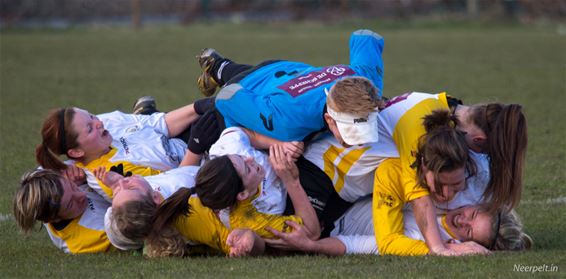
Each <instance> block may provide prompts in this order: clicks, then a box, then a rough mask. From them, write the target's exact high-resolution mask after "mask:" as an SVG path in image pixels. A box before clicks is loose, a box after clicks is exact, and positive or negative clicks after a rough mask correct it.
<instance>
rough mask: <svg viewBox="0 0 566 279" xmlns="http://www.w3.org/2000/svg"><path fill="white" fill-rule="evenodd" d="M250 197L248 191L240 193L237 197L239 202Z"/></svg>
mask: <svg viewBox="0 0 566 279" xmlns="http://www.w3.org/2000/svg"><path fill="white" fill-rule="evenodd" d="M249 197H250V194H249V193H248V191H242V192H240V193H238V195H236V199H237V200H238V201H245V200H247V199H248V198H249Z"/></svg>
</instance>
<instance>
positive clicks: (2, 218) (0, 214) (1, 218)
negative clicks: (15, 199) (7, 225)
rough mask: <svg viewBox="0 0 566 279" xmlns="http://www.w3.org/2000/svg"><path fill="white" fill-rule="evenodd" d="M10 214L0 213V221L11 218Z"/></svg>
mask: <svg viewBox="0 0 566 279" xmlns="http://www.w3.org/2000/svg"><path fill="white" fill-rule="evenodd" d="M12 219H13V218H12V214H2V213H0V222H4V221H9V220H12Z"/></svg>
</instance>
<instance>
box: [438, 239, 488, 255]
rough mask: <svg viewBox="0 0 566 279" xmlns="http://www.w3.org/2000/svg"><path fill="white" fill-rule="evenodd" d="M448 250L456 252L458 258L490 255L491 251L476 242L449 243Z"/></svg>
mask: <svg viewBox="0 0 566 279" xmlns="http://www.w3.org/2000/svg"><path fill="white" fill-rule="evenodd" d="M446 246H447V247H448V249H450V250H451V251H454V252H456V254H457V255H456V256H466V255H490V254H491V251H489V250H488V249H487V248H485V247H483V246H481V245H480V244H478V243H476V242H474V241H466V242H462V243H449V244H447V245H446Z"/></svg>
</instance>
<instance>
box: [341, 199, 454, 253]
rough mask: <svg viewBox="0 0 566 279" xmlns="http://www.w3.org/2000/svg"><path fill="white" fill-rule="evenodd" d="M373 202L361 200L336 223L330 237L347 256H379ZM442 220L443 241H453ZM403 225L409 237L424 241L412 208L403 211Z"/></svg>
mask: <svg viewBox="0 0 566 279" xmlns="http://www.w3.org/2000/svg"><path fill="white" fill-rule="evenodd" d="M371 202H372V199H371V198H365V199H362V200H359V201H358V202H356V203H355V204H354V205H353V206H352V207H351V208H350V209H348V211H347V212H346V213H344V215H342V217H340V218H339V219H338V220H336V222H334V225H335V228H334V230H332V232H330V236H331V237H335V238H337V239H338V240H340V241H341V242H342V243H343V244H344V246H346V254H376V255H377V254H379V250H378V248H377V244H376V240H375V232H374V227H373V220H372V208H371ZM442 218H444V217H443V216H439V217H438V224H439V226H438V229H439V231H440V237H441V239H442V240H443V241H447V240H449V239H453V237H452V236H451V235H450V234H449V233H448V228H447V227H445V226H444V223H445V222H442ZM403 223H404V229H405V232H404V234H405V235H406V236H407V237H409V238H412V239H415V240H421V241H424V237H423V235H422V234H421V232H420V230H419V227H418V225H417V222H416V220H415V215H414V214H413V211H412V210H411V208H410V207H408V208H407V207H405V208H404V209H403ZM456 241H457V240H456Z"/></svg>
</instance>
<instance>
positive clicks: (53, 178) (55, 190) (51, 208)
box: [13, 169, 64, 233]
mask: <svg viewBox="0 0 566 279" xmlns="http://www.w3.org/2000/svg"><path fill="white" fill-rule="evenodd" d="M61 178H63V176H61V175H60V174H59V173H58V172H56V171H53V170H48V169H40V170H34V171H30V172H27V173H25V174H24V175H23V176H22V180H21V182H20V187H19V188H18V191H17V192H16V194H15V196H14V203H13V212H14V218H15V219H16V224H18V226H19V227H20V228H21V229H22V231H24V233H29V231H31V229H32V228H33V225H34V224H35V222H36V221H41V222H45V223H48V222H51V221H53V220H55V219H56V218H57V217H58V215H59V208H60V205H61V197H62V196H63V193H64V192H63V185H61Z"/></svg>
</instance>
